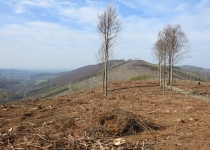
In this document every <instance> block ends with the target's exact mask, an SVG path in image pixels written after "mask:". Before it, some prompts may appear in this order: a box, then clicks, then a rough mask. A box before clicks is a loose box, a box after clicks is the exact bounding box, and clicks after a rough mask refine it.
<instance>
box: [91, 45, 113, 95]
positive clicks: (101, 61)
mask: <svg viewBox="0 0 210 150" xmlns="http://www.w3.org/2000/svg"><path fill="white" fill-rule="evenodd" d="M95 57H96V60H97V62H98V64H99V65H100V67H101V76H102V91H103V92H105V91H104V90H105V87H104V86H105V77H104V76H105V72H104V66H105V62H104V46H103V44H102V45H101V46H100V48H99V49H98V51H97V52H96V53H95ZM113 57H114V51H113V49H110V51H109V55H108V60H109V59H110V58H113Z"/></svg>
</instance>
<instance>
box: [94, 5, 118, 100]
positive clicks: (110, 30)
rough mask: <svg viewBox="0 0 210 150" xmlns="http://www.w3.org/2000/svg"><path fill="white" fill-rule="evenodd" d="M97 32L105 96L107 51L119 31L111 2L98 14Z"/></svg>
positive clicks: (116, 16)
mask: <svg viewBox="0 0 210 150" xmlns="http://www.w3.org/2000/svg"><path fill="white" fill-rule="evenodd" d="M98 21H99V22H98V26H97V28H98V33H99V35H100V38H101V41H102V46H101V47H102V49H103V54H104V95H105V96H107V79H108V78H107V74H108V73H107V71H108V58H109V52H110V50H111V49H112V47H113V46H114V45H115V43H116V40H117V37H118V35H119V32H120V30H121V22H120V20H119V19H118V14H117V12H116V8H115V7H114V5H113V4H111V3H110V4H108V6H107V8H106V10H105V11H104V12H103V13H102V14H101V15H98Z"/></svg>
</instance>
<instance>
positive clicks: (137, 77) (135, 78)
mask: <svg viewBox="0 0 210 150" xmlns="http://www.w3.org/2000/svg"><path fill="white" fill-rule="evenodd" d="M153 78H156V77H154V76H150V75H138V76H135V77H132V78H130V80H133V81H135V80H146V79H153Z"/></svg>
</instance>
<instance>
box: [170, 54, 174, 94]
mask: <svg viewBox="0 0 210 150" xmlns="http://www.w3.org/2000/svg"><path fill="white" fill-rule="evenodd" d="M173 64H174V53H173V52H172V60H171V82H170V91H172V86H173Z"/></svg>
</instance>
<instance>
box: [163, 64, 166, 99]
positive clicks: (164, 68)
mask: <svg viewBox="0 0 210 150" xmlns="http://www.w3.org/2000/svg"><path fill="white" fill-rule="evenodd" d="M165 70H166V61H165V60H164V67H163V95H165V91H166V89H165V86H166V77H165Z"/></svg>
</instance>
